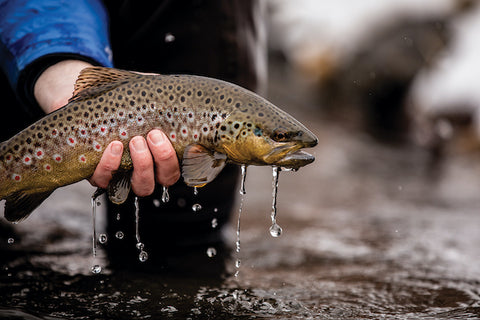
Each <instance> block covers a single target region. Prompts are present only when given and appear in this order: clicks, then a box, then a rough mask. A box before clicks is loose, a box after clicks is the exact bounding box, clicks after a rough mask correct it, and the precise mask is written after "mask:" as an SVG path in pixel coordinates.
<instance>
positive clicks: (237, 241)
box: [235, 164, 247, 277]
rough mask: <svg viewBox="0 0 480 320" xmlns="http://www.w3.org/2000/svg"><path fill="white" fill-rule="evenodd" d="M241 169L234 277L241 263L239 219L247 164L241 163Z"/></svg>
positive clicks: (241, 210)
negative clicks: (239, 255)
mask: <svg viewBox="0 0 480 320" xmlns="http://www.w3.org/2000/svg"><path fill="white" fill-rule="evenodd" d="M241 169H242V178H241V185H240V205H239V207H238V219H237V240H236V241H235V251H236V252H237V260H236V261H235V268H237V271H236V272H235V277H237V276H238V273H239V270H238V269H239V268H240V264H241V260H240V258H239V257H238V254H239V253H240V221H241V218H242V212H243V203H244V200H245V194H247V192H246V190H245V179H246V178H247V166H246V165H245V164H242V166H241Z"/></svg>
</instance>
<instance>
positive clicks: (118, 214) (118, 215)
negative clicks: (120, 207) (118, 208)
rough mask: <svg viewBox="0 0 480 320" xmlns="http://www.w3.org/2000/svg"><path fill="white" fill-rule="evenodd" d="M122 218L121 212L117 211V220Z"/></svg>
mask: <svg viewBox="0 0 480 320" xmlns="http://www.w3.org/2000/svg"><path fill="white" fill-rule="evenodd" d="M120 218H121V217H120V213H117V221H119V220H120Z"/></svg>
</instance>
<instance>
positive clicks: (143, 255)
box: [134, 197, 148, 262]
mask: <svg viewBox="0 0 480 320" xmlns="http://www.w3.org/2000/svg"><path fill="white" fill-rule="evenodd" d="M134 204H135V239H136V240H137V244H136V245H135V246H136V248H137V249H138V250H139V251H140V253H139V254H138V260H140V262H145V261H147V259H148V253H147V252H146V251H144V250H143V248H144V247H145V246H144V244H143V243H142V241H141V240H140V231H139V222H140V205H139V204H138V197H135V200H134Z"/></svg>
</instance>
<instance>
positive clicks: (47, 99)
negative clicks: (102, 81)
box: [33, 60, 92, 113]
mask: <svg viewBox="0 0 480 320" xmlns="http://www.w3.org/2000/svg"><path fill="white" fill-rule="evenodd" d="M91 66H92V64H90V63H88V62H85V61H82V60H63V61H60V62H57V63H55V64H53V65H51V66H50V67H48V68H47V69H45V70H44V71H43V72H42V73H41V74H40V76H39V77H38V79H37V81H36V82H35V85H34V88H33V95H34V97H35V100H36V101H37V102H38V104H39V106H40V107H41V108H42V110H43V111H45V112H46V113H50V112H52V111H55V110H56V109H58V108H61V107H62V106H64V105H65V104H67V102H68V99H69V98H70V97H71V96H72V93H73V90H74V86H75V81H76V80H77V78H78V75H79V74H80V71H82V70H83V69H84V68H87V67H91Z"/></svg>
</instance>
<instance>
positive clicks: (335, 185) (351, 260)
mask: <svg viewBox="0 0 480 320" xmlns="http://www.w3.org/2000/svg"><path fill="white" fill-rule="evenodd" d="M262 3H263V4H264V5H265V7H264V9H265V16H266V18H267V19H266V21H265V22H266V27H267V34H268V43H267V45H268V49H269V50H268V52H269V65H268V81H267V84H268V86H267V88H266V91H265V94H264V95H265V96H266V97H267V98H268V99H269V100H271V101H272V102H273V103H275V104H276V105H277V106H279V107H281V108H282V109H284V110H286V111H287V112H289V113H290V114H292V115H293V116H294V117H296V118H297V119H298V120H300V121H301V122H303V123H304V124H305V125H306V126H307V127H309V128H310V129H312V131H313V132H314V133H315V134H316V135H317V136H318V138H319V145H318V146H317V147H316V148H314V149H312V150H311V152H312V153H313V154H314V155H315V156H316V161H315V162H314V163H313V164H311V165H309V166H307V167H305V168H302V169H300V170H299V171H298V172H295V173H293V172H281V173H280V183H279V195H278V218H277V222H278V223H279V224H280V225H281V226H282V228H283V234H282V236H281V237H279V238H272V237H271V236H270V234H269V232H268V229H269V227H270V223H271V222H270V210H271V209H270V208H271V203H272V188H271V183H272V173H271V170H270V168H265V167H250V168H249V169H248V174H247V183H246V191H247V194H246V196H245V198H244V200H243V213H242V217H241V251H240V253H235V252H234V250H231V248H233V247H234V244H235V240H236V239H235V231H236V224H237V220H236V214H235V213H234V215H233V219H232V221H231V226H230V227H229V228H228V230H227V232H226V233H227V234H226V238H227V240H226V246H227V247H230V249H227V250H226V253H225V254H220V251H221V250H220V248H216V249H218V253H219V254H218V255H216V256H213V257H209V256H207V254H206V252H207V250H208V249H209V248H207V247H205V248H200V249H199V250H200V251H199V252H200V255H201V256H202V257H203V258H202V259H197V260H195V259H193V258H192V259H193V260H192V259H191V258H189V259H190V260H188V261H187V262H186V263H187V264H188V265H189V266H190V269H188V268H187V270H188V271H186V272H180V273H179V274H175V275H172V274H163V273H161V272H145V271H119V270H112V269H109V268H108V260H107V259H106V257H105V253H104V252H103V250H102V245H99V258H98V259H97V263H100V264H101V265H102V266H104V270H103V272H102V274H100V275H95V276H94V275H92V274H91V272H90V267H91V265H92V258H91V221H90V210H91V208H90V195H91V193H92V192H93V188H92V187H91V186H89V185H88V183H80V184H76V185H74V186H70V187H67V188H63V189H62V190H59V191H56V192H55V194H54V195H53V196H52V197H51V198H50V199H49V200H48V201H47V202H46V203H44V204H43V205H42V206H41V208H40V209H39V210H38V212H36V213H35V214H34V215H32V216H31V217H30V218H29V219H28V220H27V221H25V222H22V223H21V224H19V225H15V226H14V229H13V228H11V227H10V226H7V225H5V226H3V227H2V228H3V229H4V230H2V232H1V234H2V242H1V243H0V248H1V254H2V260H1V261H2V263H3V269H2V271H1V275H0V279H1V281H0V291H1V292H2V302H1V303H0V314H6V315H8V316H10V317H12V318H14V317H17V318H18V319H20V318H27V317H30V319H38V318H40V319H47V318H48V319H63V318H69V319H84V318H85V317H86V316H88V315H91V314H97V315H98V314H102V315H103V316H104V317H107V318H108V317H110V318H111V317H115V318H117V319H124V318H125V319H130V318H171V319H175V318H178V319H187V318H190V319H205V318H209V319H228V318H238V319H253V318H265V319H302V318H303V319H371V318H377V319H378V318H382V319H405V318H415V319H419V318H425V319H427V318H428V319H432V318H434V319H452V318H458V319H479V318H480V268H478V265H479V263H480V247H479V246H478V243H480V199H479V198H480V180H479V179H478V176H479V175H480V163H479V153H478V147H479V142H480V122H479V121H480V118H479V117H480V115H479V112H478V111H479V107H480V90H479V85H478V83H479V82H478V81H477V74H478V73H479V72H480V60H479V59H478V57H480V40H479V37H478V34H479V33H480V4H477V2H476V1H466V0H465V1H462V0H423V1H415V0H390V1H382V0H364V1H355V0H338V1H319V0H268V1H267V0H265V1H263V2H262ZM239 206H240V200H239V199H238V200H237V206H236V207H237V208H238V207H239ZM101 209H102V207H100V208H99V214H98V221H97V224H98V226H99V231H98V232H99V233H101V232H103V231H102V230H104V229H102V228H104V216H103V214H102V210H101ZM192 214H202V213H201V212H200V213H193V212H192ZM132 219H133V213H132ZM102 226H103V227H102ZM130 232H133V230H131V231H130ZM3 238H4V239H5V240H4V239H3ZM8 238H13V239H14V242H13V243H8V241H7V240H6V239H8ZM108 241H118V239H109V240H108ZM125 245H130V246H133V245H134V244H133V243H129V244H125ZM146 247H147V248H148V244H146ZM210 252H211V250H210ZM236 260H240V261H241V266H240V268H236V267H235V261H236ZM135 263H137V264H138V262H132V264H135ZM219 264H220V265H221V266H222V267H223V266H224V267H225V269H226V272H224V273H218V274H216V275H215V276H212V275H211V274H208V275H205V274H204V273H202V272H198V271H199V270H198V269H202V268H207V269H208V268H210V269H213V270H217V269H216V268H217V267H218V265H219ZM236 271H239V273H238V276H234V274H235V272H236ZM17 318H14V319H17Z"/></svg>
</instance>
